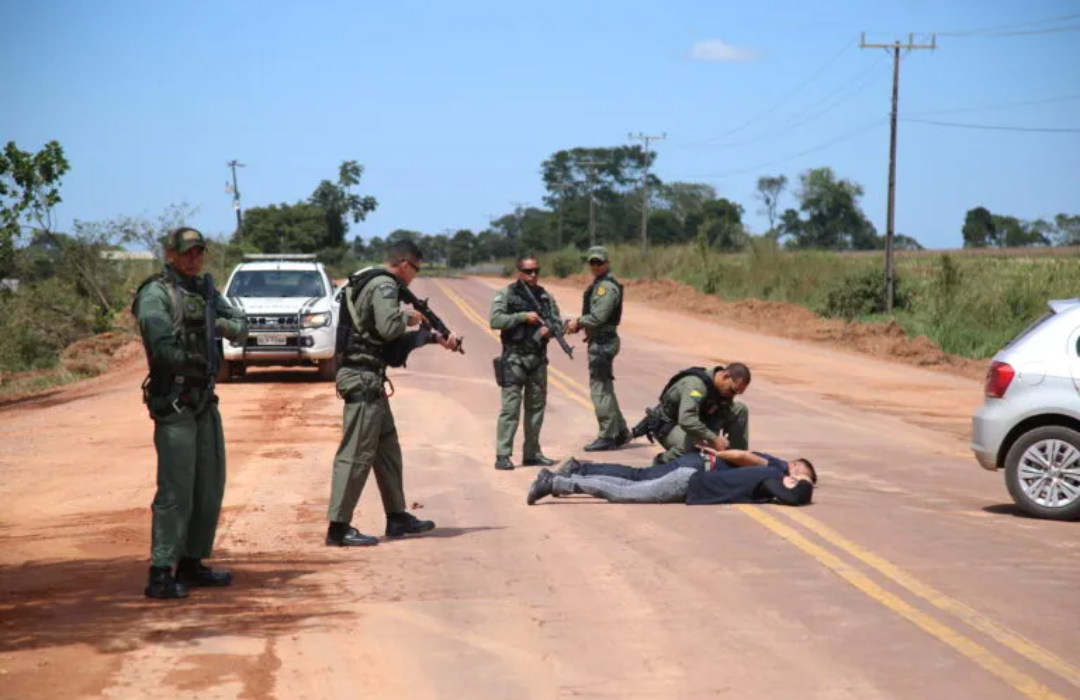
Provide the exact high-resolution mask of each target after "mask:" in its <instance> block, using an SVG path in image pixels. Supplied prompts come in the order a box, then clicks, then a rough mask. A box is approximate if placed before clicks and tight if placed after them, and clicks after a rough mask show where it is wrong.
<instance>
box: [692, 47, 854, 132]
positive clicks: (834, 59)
mask: <svg viewBox="0 0 1080 700" xmlns="http://www.w3.org/2000/svg"><path fill="white" fill-rule="evenodd" d="M850 48H851V45H850V44H847V43H845V44H844V45H843V46H841V47H840V50H839V51H837V52H836V54H834V55H833V57H832V58H830V59H829V60H827V61H825V63H824V64H823V65H822V66H821V68H819V69H818V70H817V72H815V73H814V74H813V75H811V76H810V77H809V78H807V79H806V80H804V81H802V82H801V83H799V84H798V85H796V86H795V88H794V89H793V90H791V91H789V92H788V93H787V94H785V95H784V96H783V97H781V98H780V99H779V100H777V101H776V102H774V103H773V104H771V105H769V106H768V107H766V108H765V109H763V110H762V111H760V112H758V113H757V114H755V115H754V116H752V117H751V118H750V119H748V120H746V121H745V122H743V123H742V124H740V125H739V126H736V127H735V128H733V129H728V130H727V131H725V132H723V133H720V134H717V135H715V136H709V137H707V138H704V139H699V140H697V141H689V142H687V143H681V144H678V145H677V146H676V148H689V147H692V146H699V145H701V144H705V143H710V142H712V141H717V140H719V139H723V138H726V137H728V136H731V135H732V134H736V133H738V132H740V131H742V130H743V129H745V128H746V127H748V126H750V125H751V124H756V123H757V122H758V120H760V119H761V118H762V117H764V116H767V115H769V114H771V113H773V112H774V111H776V108H777V107H780V106H781V105H782V104H784V103H785V102H787V101H788V100H790V99H791V98H792V97H794V96H795V95H797V94H799V93H800V92H801V91H802V89H803V88H805V87H806V86H807V85H810V84H811V83H813V82H814V81H815V80H817V79H818V78H820V77H821V76H822V75H823V74H824V73H825V71H826V70H828V68H829V67H830V66H832V64H834V63H836V62H837V61H838V60H840V57H841V56H843V55H844V54H845V53H846V52H847V51H848V50H849V49H850Z"/></svg>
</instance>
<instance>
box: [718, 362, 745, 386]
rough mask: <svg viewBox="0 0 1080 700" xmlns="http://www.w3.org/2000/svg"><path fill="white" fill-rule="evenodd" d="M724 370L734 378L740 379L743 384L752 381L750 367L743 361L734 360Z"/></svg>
mask: <svg viewBox="0 0 1080 700" xmlns="http://www.w3.org/2000/svg"><path fill="white" fill-rule="evenodd" d="M724 371H726V372H727V373H728V376H729V377H731V378H732V379H735V380H738V381H740V382H742V383H743V384H749V383H750V368H749V367H747V366H746V365H744V364H743V363H741V362H732V363H731V364H730V365H728V366H727V367H725V368H724Z"/></svg>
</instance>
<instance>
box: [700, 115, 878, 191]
mask: <svg viewBox="0 0 1080 700" xmlns="http://www.w3.org/2000/svg"><path fill="white" fill-rule="evenodd" d="M883 123H884V120H883V119H882V118H881V117H875V118H874V119H873V121H870V122H868V123H866V124H863V125H862V126H861V127H859V128H858V129H855V130H854V131H850V132H848V133H845V134H842V135H840V136H837V137H836V138H834V139H830V140H828V141H826V142H825V143H819V144H818V145H816V146H812V147H811V148H807V149H805V150H802V151H799V152H798V153H792V154H791V155H789V156H784V157H783V158H780V159H779V160H774V161H770V162H768V163H761V164H759V165H754V166H751V167H748V168H739V169H738V170H728V171H726V172H722V173H710V174H706V175H686V176H684V177H685V178H686V179H700V180H719V179H722V178H726V177H731V176H732V175H743V174H745V173H752V172H757V171H760V170H765V169H767V168H772V167H775V166H777V165H783V164H784V163H787V162H788V161H791V160H794V159H796V158H801V157H802V156H805V155H809V154H811V153H816V152H817V151H820V150H823V149H825V148H828V147H829V146H833V145H835V144H838V143H841V142H843V141H848V140H850V139H853V138H855V137H856V136H859V135H861V134H864V133H866V132H867V131H870V130H871V129H874V128H875V127H879V126H881V125H882V124H883Z"/></svg>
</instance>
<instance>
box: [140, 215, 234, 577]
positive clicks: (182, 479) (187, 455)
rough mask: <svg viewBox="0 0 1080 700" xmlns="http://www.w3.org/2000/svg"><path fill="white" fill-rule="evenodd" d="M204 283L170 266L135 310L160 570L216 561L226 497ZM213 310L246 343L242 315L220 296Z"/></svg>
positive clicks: (226, 330)
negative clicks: (149, 426)
mask: <svg viewBox="0 0 1080 700" xmlns="http://www.w3.org/2000/svg"><path fill="white" fill-rule="evenodd" d="M200 241H201V236H200ZM205 284H206V279H205V277H204V276H199V277H184V276H183V275H181V274H180V273H179V272H177V271H176V270H174V269H173V268H172V267H171V266H167V267H166V268H165V270H164V271H163V272H162V273H160V274H158V275H154V276H153V277H151V278H149V279H147V280H146V281H145V282H143V284H142V285H141V286H140V287H139V290H138V292H137V293H136V297H135V303H134V304H133V306H132V313H134V314H135V318H136V320H137V321H138V324H139V332H140V333H141V334H142V341H143V347H144V349H145V350H146V357H147V361H148V364H149V365H150V376H149V377H148V378H147V381H146V382H145V383H144V385H143V387H144V400H145V402H146V405H147V408H148V409H149V411H150V417H151V418H152V419H153V420H154V447H155V448H156V450H157V493H156V495H155V496H154V503H153V534H152V545H151V563H152V565H153V566H155V567H172V566H173V565H175V564H177V563H178V562H179V561H180V560H181V559H203V558H207V557H209V556H210V554H211V552H212V550H213V545H214V534H215V532H216V530H217V522H218V515H219V514H220V512H221V499H222V497H223V496H224V493H225V436H224V432H223V430H222V426H221V414H220V413H218V406H217V404H218V397H217V395H216V394H215V393H214V390H213V385H212V380H213V377H210V376H208V372H207V367H208V363H207V356H206V353H207V341H206V324H205V317H204V308H205V306H204V305H205V297H204V293H205V289H206V286H205ZM215 308H216V313H215V317H216V319H217V321H216V324H215V326H216V328H217V330H218V332H219V333H220V334H221V335H222V336H224V337H225V338H227V339H228V340H234V341H239V342H243V341H244V339H245V338H246V337H247V321H246V318H245V316H244V314H243V312H241V311H239V310H237V309H234V308H233V307H231V306H230V305H229V303H228V302H227V301H226V300H225V298H224V297H223V296H221V295H220V294H217V295H216V296H215Z"/></svg>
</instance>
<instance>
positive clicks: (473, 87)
mask: <svg viewBox="0 0 1080 700" xmlns="http://www.w3.org/2000/svg"><path fill="white" fill-rule="evenodd" d="M1068 14H1076V15H1080V2H1076V1H1075V0H1030V1H1029V2H1026V3H1023V4H1021V3H1018V2H1015V1H1013V0H981V1H976V0H948V1H947V2H945V1H939V2H931V0H894V1H893V2H889V3H880V2H871V1H870V0H864V1H862V2H855V1H853V0H835V1H832V2H829V1H826V0H819V1H818V2H813V3H807V2H801V1H797V0H775V1H774V2H770V3H747V2H738V3H736V2H720V1H718V0H712V1H711V2H710V1H704V0H667V1H666V2H645V1H643V0H641V1H639V0H623V1H622V2H595V1H586V0H577V1H574V2H572V1H568V0H548V1H547V2H543V3H532V2H517V3H514V2H505V1H503V2H494V1H481V2H470V1H467V0H460V1H458V2H453V3H448V2H434V1H430V0H428V1H423V2H419V1H409V0H399V2H396V3H374V2H336V3H330V2H308V3H299V2H271V1H263V2H254V1H250V2H226V1H222V0H218V1H216V2H210V1H206V2H186V3H158V2H145V1H140V2H135V1H131V2H110V1H103V2H95V3H89V2H76V1H75V0H68V1H66V2H63V1H60V0H33V1H31V0H21V1H20V0H12V1H10V2H5V3H0V26H2V27H4V28H5V29H4V41H3V42H2V43H0V66H3V70H2V71H0V95H3V107H2V108H0V140H2V141H4V142H6V141H8V140H15V141H16V142H17V143H18V144H19V146H20V147H22V148H23V149H33V150H36V149H38V148H40V146H41V145H42V144H44V143H45V142H46V141H48V140H50V139H56V140H58V141H60V143H61V144H62V145H63V146H64V149H65V151H66V153H67V155H68V159H69V160H70V161H71V165H72V170H71V172H70V173H69V174H68V175H67V177H66V178H65V180H64V186H63V198H64V202H63V203H62V204H61V205H60V207H59V210H58V212H57V213H58V222H59V227H60V228H62V229H66V228H67V227H69V226H70V224H71V222H72V220H75V219H78V220H84V221H92V220H98V219H105V218H111V217H114V216H119V215H136V216H140V215H141V216H146V217H149V218H156V217H157V216H158V215H159V214H160V213H161V212H162V211H163V210H164V209H165V208H166V207H167V206H168V205H170V204H172V203H179V202H187V203H189V204H190V205H192V206H195V207H198V213H197V214H196V216H195V217H194V220H193V221H192V222H191V223H193V224H195V225H196V226H199V227H200V228H202V229H203V230H204V231H206V232H208V233H211V234H221V233H225V232H228V231H231V230H232V228H233V226H234V215H233V211H232V207H231V201H230V198H229V196H228V195H227V194H226V192H225V189H224V184H225V181H226V179H227V177H228V169H227V168H226V166H225V163H226V162H227V161H228V160H230V159H233V158H236V159H238V160H240V161H241V162H243V163H246V164H247V167H246V168H244V169H242V170H241V171H240V189H241V192H242V194H243V197H244V206H245V207H249V206H257V205H264V204H271V203H280V202H290V203H291V202H295V201H297V200H300V199H303V198H305V197H306V196H307V195H308V194H310V192H311V191H312V190H313V189H314V187H315V186H316V185H317V184H318V181H319V180H320V179H323V178H333V177H334V176H335V175H336V170H337V166H338V164H339V163H340V161H342V160H344V159H355V160H358V161H359V162H360V163H362V164H363V165H364V166H365V167H366V172H365V175H364V179H363V183H362V185H363V186H362V190H363V192H364V193H366V194H372V195H374V196H376V197H377V198H378V200H379V209H378V211H376V212H375V213H374V214H372V215H371V216H370V217H369V218H368V220H367V221H366V222H363V223H361V224H358V225H354V226H353V229H352V231H351V233H352V234H359V235H361V236H364V237H371V236H375V235H385V234H386V233H388V232H389V231H391V230H393V229H395V228H411V229H418V230H421V231H424V232H426V233H437V232H439V231H441V230H444V229H457V228H463V227H467V228H472V229H474V230H479V229H482V228H483V227H485V226H486V225H487V222H488V220H489V218H490V217H491V216H493V215H500V214H503V213H506V212H508V211H510V210H512V208H513V206H514V203H532V204H539V203H540V198H541V197H542V196H543V194H544V193H543V188H542V186H541V182H540V176H539V166H540V162H541V161H542V160H543V159H544V158H545V157H547V156H548V155H550V154H551V153H552V152H554V151H556V150H559V149H562V148H572V147H575V146H610V145H618V144H622V143H626V142H627V138H626V135H627V133H628V132H631V131H633V132H639V131H644V132H647V133H663V132H666V133H667V136H668V138H667V140H665V141H662V142H660V143H659V144H657V150H658V153H659V157H658V161H657V166H656V170H655V171H656V173H657V174H658V175H659V176H660V177H661V178H662V179H664V180H692V181H702V182H708V183H709V184H712V185H714V186H715V187H716V188H717V189H718V190H719V192H720V194H721V195H722V196H726V197H729V198H731V199H733V200H735V201H737V202H739V203H740V204H742V205H743V206H744V207H745V208H746V210H747V216H746V219H747V223H748V224H749V225H750V226H751V228H752V229H754V230H756V231H761V230H763V229H764V228H766V224H765V220H764V218H763V217H761V216H760V215H758V214H757V209H758V204H757V202H756V201H755V200H754V199H753V192H754V184H755V182H756V179H757V177H758V176H760V175H764V174H779V173H783V174H786V175H787V176H788V177H789V178H790V179H792V180H795V179H797V175H798V173H799V172H801V171H803V170H805V169H806V168H810V167H817V166H825V165H827V166H831V167H833V168H834V169H835V170H836V171H837V172H838V173H839V174H840V175H841V176H842V177H846V178H850V179H853V180H855V181H856V182H859V183H861V184H862V185H863V187H864V188H865V192H866V194H865V197H864V200H863V206H864V208H865V210H866V212H867V214H868V215H869V216H870V218H871V220H872V221H873V222H874V223H875V225H877V227H878V229H879V230H880V231H882V232H884V229H885V194H886V175H887V163H888V123H887V114H888V110H889V97H890V82H891V62H890V61H889V60H888V57H887V56H886V54H885V52H884V51H883V50H880V49H873V50H860V49H859V48H858V42H859V35H860V33H861V32H863V31H866V32H868V33H869V34H868V37H867V38H868V40H869V41H876V42H887V41H892V40H894V39H897V38H906V35H907V33H909V32H933V31H937V32H959V31H966V30H972V29H982V28H986V27H998V26H1016V25H1025V24H1026V23H1028V22H1033V21H1036V20H1042V19H1045V18H1051V17H1058V16H1063V15H1068ZM1050 26H1057V27H1063V26H1080V17H1077V18H1076V19H1072V20H1063V21H1059V22H1055V23H1049V24H1045V25H1030V26H1023V27H1019V26H1018V27H1017V29H1020V30H1025V29H1041V28H1045V27H1050ZM938 45H939V48H938V50H937V51H934V52H930V51H916V52H913V53H912V54H910V55H909V56H907V57H906V58H905V59H904V60H903V61H902V64H901V77H900V88H901V90H900V111H901V114H905V113H907V114H912V115H913V116H914V115H915V113H925V112H930V111H933V110H948V109H961V108H965V109H966V108H980V107H984V106H987V105H1000V104H1012V103H1017V102H1026V101H1037V100H1044V99H1050V98H1059V97H1069V96H1078V95H1080V70H1078V68H1077V66H1080V32H1078V31H1065V32H1059V33H1043V34H1035V35H1022V36H1011V37H971V36H969V37H961V36H955V37H954V36H940V37H939V38H938ZM815 75H817V76H818V77H817V78H816V79H814V80H812V81H810V79H811V78H812V77H813V76H815ZM807 81H810V82H807ZM922 118H925V119H931V120H940V121H954V122H963V123H977V124H988V125H1012V126H1033V127H1056V128H1077V127H1080V99H1071V100H1068V99H1066V100H1059V101H1055V102H1043V103H1042V104H1035V105H1027V106H1016V107H1007V108H1002V109H992V110H990V109H983V110H979V109H976V110H974V111H968V112H957V113H942V114H934V115H931V114H926V115H924V116H923V117H922ZM740 142H741V143H740ZM830 142H833V143H832V145H824V144H829V143H830ZM899 144H900V145H899V161H898V162H899V170H898V183H899V185H898V190H897V192H898V195H897V196H898V207H897V231H898V232H900V233H905V234H908V235H912V236H915V237H916V238H917V239H919V240H920V241H921V242H922V243H923V244H924V245H926V246H927V247H932V248H947V247H958V246H959V245H960V244H961V238H960V227H961V224H962V222H963V216H964V212H965V211H966V210H967V209H969V208H971V207H973V206H976V205H980V204H981V205H983V206H986V207H988V208H989V209H990V210H991V211H993V212H995V213H1002V214H1012V215H1015V216H1019V217H1021V218H1036V217H1052V216H1053V215H1054V214H1057V213H1059V212H1070V213H1080V134H1078V133H1022V132H997V131H980V130H973V129H959V128H947V127H938V126H932V125H927V124H919V123H913V122H902V123H901V128H900V141H899ZM823 145H824V146H823ZM805 151H812V152H809V153H806V154H805V155H801V156H800V155H799V154H800V153H803V152H805ZM760 166H768V167H760ZM791 203H792V202H791V200H790V199H789V200H788V204H791Z"/></svg>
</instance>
